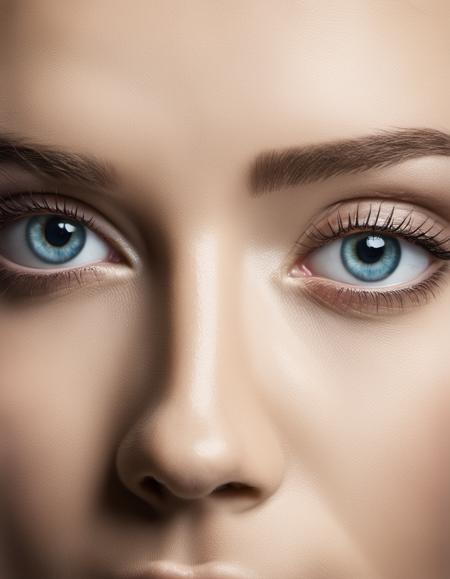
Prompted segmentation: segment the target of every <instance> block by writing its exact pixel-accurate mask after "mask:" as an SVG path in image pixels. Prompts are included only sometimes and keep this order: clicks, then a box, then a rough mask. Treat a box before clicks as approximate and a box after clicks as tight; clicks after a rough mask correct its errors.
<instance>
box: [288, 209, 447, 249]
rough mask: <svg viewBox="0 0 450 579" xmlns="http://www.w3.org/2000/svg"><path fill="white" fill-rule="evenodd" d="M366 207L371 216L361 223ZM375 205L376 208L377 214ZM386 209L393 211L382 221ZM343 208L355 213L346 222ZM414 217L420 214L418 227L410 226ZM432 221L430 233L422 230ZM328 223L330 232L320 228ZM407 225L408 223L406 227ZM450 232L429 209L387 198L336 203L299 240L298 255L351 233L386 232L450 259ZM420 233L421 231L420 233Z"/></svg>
mask: <svg viewBox="0 0 450 579" xmlns="http://www.w3.org/2000/svg"><path fill="white" fill-rule="evenodd" d="M363 204H365V205H369V209H368V215H367V216H366V218H365V219H364V220H360V219H359V213H360V211H361V209H360V208H361V205H363ZM373 206H375V207H376V209H375V211H374V209H373ZM383 206H384V207H388V208H389V213H388V214H387V215H384V216H383V219H382V220H381V221H380V215H381V213H382V209H383ZM343 208H349V209H348V211H350V210H352V211H353V213H352V214H350V213H348V219H346V220H345V222H344V220H343V219H342V216H341V210H342V209H343ZM400 211H405V212H406V214H405V215H404V216H402V218H401V219H400V221H399V222H398V223H396V225H395V226H394V224H393V222H394V217H395V216H396V215H397V214H398V212H400ZM375 212H376V215H375V218H374V220H372V219H371V215H373V214H374V213H375ZM352 215H353V218H352ZM414 215H416V217H417V220H418V221H417V225H416V224H415V225H414V227H410V224H411V222H412V221H413V216H414ZM419 216H420V217H422V220H420V217H419ZM333 217H334V218H335V219H336V222H337V228H334V227H333V226H332V225H331V222H330V219H331V218H333ZM428 220H431V226H430V227H429V228H428V230H425V231H421V228H423V226H424V225H425V223H426V222H427V221H428ZM324 223H325V224H326V226H327V227H328V229H329V231H324V229H320V227H319V225H320V224H322V225H323V224H324ZM405 223H407V225H406V226H405ZM433 228H436V231H435V232H434V233H433V234H429V233H430V231H431V230H432V229H433ZM448 229H449V226H448V224H444V222H443V220H442V219H441V218H439V217H438V216H437V215H432V214H431V212H430V211H428V210H425V209H423V208H421V207H417V206H413V205H411V204H407V203H404V202H395V201H394V200H393V201H389V200H386V199H372V200H371V199H363V200H357V201H355V200H350V201H348V200H346V201H344V202H340V203H337V204H333V205H332V206H331V207H329V208H327V210H326V212H322V214H321V215H319V217H318V218H316V219H315V220H314V221H311V222H310V223H309V225H308V226H307V228H306V230H305V231H304V232H303V233H302V234H301V235H300V237H299V238H298V239H297V241H296V243H295V247H296V249H297V251H298V252H300V253H306V252H308V251H312V250H313V249H316V248H318V247H320V246H321V245H325V244H326V243H328V242H330V241H333V240H334V239H339V238H342V237H344V236H345V235H346V234H348V233H350V232H355V231H365V230H369V231H380V232H381V231H386V233H388V232H392V233H393V234H397V235H398V236H399V237H403V238H404V239H406V240H407V241H411V242H414V243H417V244H419V245H423V246H425V247H426V248H427V249H431V248H434V249H435V251H436V253H438V254H439V255H438V257H440V258H442V259H450V231H449V232H448V234H446V233H445V232H446V231H448ZM418 232H420V234H419V233H418ZM439 236H441V239H439ZM308 239H309V240H310V241H312V242H313V245H312V246H311V245H308V244H307V243H305V241H306V240H308ZM447 245H448V247H447Z"/></svg>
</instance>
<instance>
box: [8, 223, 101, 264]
mask: <svg viewBox="0 0 450 579" xmlns="http://www.w3.org/2000/svg"><path fill="white" fill-rule="evenodd" d="M51 216H52V215H50V214H49V215H47V217H51ZM32 217H33V215H31V216H27V217H25V218H23V219H20V220H18V221H15V222H13V223H11V224H10V225H7V226H5V227H3V228H1V229H0V255H1V256H3V257H5V258H6V259H8V260H9V261H11V262H13V263H15V264H17V265H22V266H25V267H30V268H36V269H68V268H73V267H79V266H83V265H86V264H89V263H95V262H99V261H103V260H105V259H107V257H108V255H109V254H110V251H111V250H110V247H109V246H108V244H107V243H106V242H105V241H104V240H103V239H102V238H101V237H100V236H99V235H97V234H96V233H94V232H93V231H92V230H91V229H89V228H88V227H87V226H85V225H83V224H82V223H80V225H79V226H80V227H83V228H84V231H85V234H86V238H85V242H84V245H83V247H82V248H81V250H80V252H79V253H78V254H77V255H75V256H74V257H73V258H72V259H70V260H67V261H64V262H63V263H47V262H46V261H45V260H43V259H40V258H39V256H38V255H36V253H35V252H34V251H32V249H31V248H30V246H29V244H28V242H27V225H28V223H29V221H30V219H31V218H32ZM58 217H60V218H61V221H62V222H64V221H65V217H64V216H62V215H61V216H58ZM67 230H68V231H72V227H70V225H69V224H68V227H67Z"/></svg>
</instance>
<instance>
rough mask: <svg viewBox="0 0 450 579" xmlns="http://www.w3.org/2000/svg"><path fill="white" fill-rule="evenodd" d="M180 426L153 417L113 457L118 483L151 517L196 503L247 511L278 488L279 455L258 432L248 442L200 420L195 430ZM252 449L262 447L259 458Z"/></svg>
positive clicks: (241, 433) (169, 417)
mask: <svg viewBox="0 0 450 579" xmlns="http://www.w3.org/2000/svg"><path fill="white" fill-rule="evenodd" d="M180 422H181V421H180V418H179V417H178V420H176V419H175V416H174V415H173V414H170V413H169V414H167V413H162V414H160V415H159V416H154V417H153V418H151V419H149V420H148V421H147V424H146V426H145V427H144V428H140V429H139V430H138V431H136V432H135V434H134V435H131V439H130V440H129V441H128V442H127V441H126V440H124V441H123V444H122V445H121V447H120V448H119V451H118V455H117V471H118V474H119V478H120V479H121V481H122V483H123V484H124V485H125V486H126V487H127V488H128V490H131V492H132V493H133V494H135V495H137V496H138V497H139V498H140V499H142V500H143V501H145V502H146V503H147V504H148V505H150V506H151V507H152V508H153V509H155V510H156V511H158V512H163V511H166V510H169V509H171V508H173V507H176V506H180V505H185V506H186V505H187V504H192V503H193V502H195V504H198V502H199V501H201V502H202V503H203V502H205V501H208V502H211V501H212V502H217V501H221V502H222V503H223V502H224V501H225V502H226V503H227V504H230V505H231V504H232V505H233V506H235V507H236V508H238V509H239V508H242V509H244V508H251V507H252V506H254V505H256V504H258V503H259V502H260V501H262V500H263V499H264V498H265V497H267V496H268V495H270V494H271V492H273V490H274V489H275V488H276V487H277V486H278V483H279V478H280V473H281V467H280V462H279V460H274V458H275V459H278V458H279V455H280V453H279V449H278V448H275V446H274V441H273V440H269V439H268V437H264V435H262V433H261V429H260V430H259V436H255V437H254V438H253V439H252V437H251V436H250V437H249V436H248V434H251V433H250V432H249V431H247V436H246V435H245V429H244V430H243V429H242V426H243V425H242V424H240V428H239V427H236V425H235V426H234V428H232V427H231V426H230V425H229V427H228V428H226V427H225V426H222V425H221V423H220V421H219V420H218V419H216V420H214V419H211V420H209V421H207V422H206V423H205V419H204V417H203V420H200V421H199V422H200V423H199V424H197V427H196V426H195V425H194V424H193V423H192V422H190V423H189V425H185V427H183V424H182V423H181V424H180ZM255 444H257V445H258V444H262V445H263V446H262V447H263V448H264V447H265V449H266V454H265V456H264V454H263V453H261V451H259V452H258V451H256V450H255V449H254V445H255ZM252 449H253V450H255V452H254V451H253V450H252Z"/></svg>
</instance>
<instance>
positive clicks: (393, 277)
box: [305, 234, 432, 287]
mask: <svg viewBox="0 0 450 579" xmlns="http://www.w3.org/2000/svg"><path fill="white" fill-rule="evenodd" d="M367 235H369V234H367ZM378 235H379V237H381V238H383V237H386V236H383V235H382V234H378ZM345 239H346V237H343V238H340V239H336V240H335V241H331V242H330V243H327V244H326V245H324V246H323V247H320V248H318V249H316V250H314V251H313V252H312V253H311V254H310V255H309V256H308V258H307V260H306V262H305V265H306V267H307V268H308V269H309V270H310V271H311V272H312V274H313V275H315V276H320V277H324V278H328V279H332V280H334V281H339V282H343V283H348V284H352V285H361V286H364V287H386V286H392V285H401V284H406V283H408V282H412V281H414V280H415V279H417V278H418V277H419V276H420V275H421V274H422V273H424V272H425V271H426V270H427V269H428V267H429V266H430V264H431V261H432V259H431V254H430V252H429V251H427V250H426V249H424V248H422V247H420V246H418V245H415V244H413V243H410V242H407V241H405V240H403V239H401V238H397V239H398V242H399V244H400V250H401V256H400V260H399V262H398V265H397V267H396V268H395V269H394V270H393V271H392V273H391V274H390V275H388V276H387V277H385V278H384V279H382V280H380V281H364V280H361V279H359V278H358V277H356V276H355V275H352V273H351V272H350V271H349V270H348V268H347V267H346V266H345V264H344V262H343V260H342V257H341V249H342V244H343V243H344V240H345ZM373 246H374V247H376V246H377V243H376V240H374V242H373Z"/></svg>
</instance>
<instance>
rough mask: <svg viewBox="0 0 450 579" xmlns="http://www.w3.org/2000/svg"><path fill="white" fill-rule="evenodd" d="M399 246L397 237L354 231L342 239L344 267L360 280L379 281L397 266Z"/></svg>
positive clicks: (399, 252)
mask: <svg viewBox="0 0 450 579" xmlns="http://www.w3.org/2000/svg"><path fill="white" fill-rule="evenodd" d="M401 253H402V252H401V248H400V243H399V241H398V239H396V238H395V237H388V236H386V235H374V234H372V233H370V234H369V233H356V234H355V235H349V236H348V237H346V238H345V239H343V241H342V246H341V259H342V263H343V264H344V266H345V268H346V269H347V271H348V272H349V273H351V274H352V275H353V276H354V277H356V278H357V279H360V280H362V281H381V280H383V279H385V278H387V277H388V276H389V275H391V273H392V272H393V271H394V270H395V269H396V268H397V266H398V264H399V261H400V257H401Z"/></svg>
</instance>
